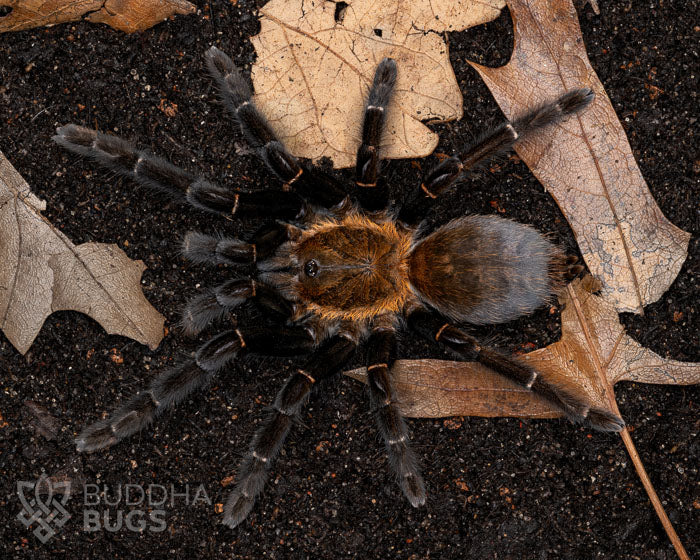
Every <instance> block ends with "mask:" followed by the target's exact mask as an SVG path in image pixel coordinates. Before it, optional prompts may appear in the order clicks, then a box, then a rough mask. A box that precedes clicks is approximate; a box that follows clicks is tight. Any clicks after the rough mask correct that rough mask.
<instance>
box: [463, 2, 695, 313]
mask: <svg viewBox="0 0 700 560" xmlns="http://www.w3.org/2000/svg"><path fill="white" fill-rule="evenodd" d="M508 7H509V8H510V10H511V14H512V17H513V23H514V26H515V47H514V50H513V54H512V56H511V60H510V62H508V64H506V65H505V66H502V67H500V68H487V67H485V66H481V65H479V64H476V63H473V62H472V63H471V65H472V66H473V67H474V68H475V69H476V70H477V71H478V72H479V74H480V75H481V77H482V78H483V79H484V81H485V82H486V85H487V86H488V87H489V89H490V90H491V93H492V94H493V96H494V97H495V98H496V101H497V102H498V104H499V105H500V107H501V109H502V110H503V112H504V113H505V115H506V116H507V117H508V118H509V119H512V118H514V117H516V116H517V115H520V114H523V113H525V112H527V111H529V110H531V109H533V108H534V107H536V106H537V105H539V104H541V103H544V102H546V101H550V100H552V99H556V98H557V97H558V96H559V95H561V94H562V93H564V92H566V91H568V90H571V89H575V88H580V87H584V86H588V87H590V88H592V89H593V90H594V91H595V93H596V99H595V100H594V102H593V103H592V104H591V106H590V107H588V108H587V109H586V110H585V111H583V112H581V113H579V114H577V115H576V116H575V117H572V118H570V119H568V120H567V121H566V122H564V123H562V124H560V125H558V126H556V127H552V128H553V130H549V131H547V134H542V135H538V137H537V139H534V140H532V141H529V142H521V143H519V144H516V151H517V153H518V155H519V156H520V157H521V158H522V160H523V161H524V162H525V163H526V164H527V166H528V167H529V168H530V169H531V170H532V172H533V173H534V174H535V176H536V177H537V178H538V179H539V180H540V182H541V183H542V184H543V185H544V187H545V189H547V190H548V191H549V192H550V193H551V194H552V196H553V197H554V199H555V200H556V201H557V204H558V205H559V207H560V208H561V210H562V212H563V213H564V215H565V216H566V219H567V220H568V221H569V224H570V225H571V228H572V229H573V231H574V234H575V235H576V240H577V242H578V245H579V247H580V249H581V253H582V254H583V258H584V259H585V261H586V264H587V265H588V268H589V270H590V271H591V272H592V273H593V274H594V276H596V278H598V279H599V280H600V281H601V282H602V284H603V287H602V291H603V295H604V296H605V297H606V298H608V299H609V300H610V301H611V302H613V303H614V304H615V307H616V309H617V310H618V311H620V312H623V311H631V312H636V313H641V312H642V309H643V308H644V306H645V305H647V304H649V303H653V302H655V301H656V300H658V299H659V298H660V297H661V295H662V294H663V293H664V292H665V291H666V290H667V289H668V287H669V286H670V285H671V283H672V282H673V280H674V279H675V278H676V276H677V274H678V271H679V270H680V268H681V266H682V265H683V261H684V260H685V258H686V256H687V247H688V241H689V239H690V235H689V234H688V233H686V232H684V231H682V230H680V229H679V228H677V227H676V226H674V225H673V224H672V223H671V222H669V221H668V220H667V219H666V217H665V216H664V215H663V214H662V212H661V210H660V209H659V207H658V206H657V204H656V201H655V200H654V198H653V197H652V195H651V193H650V192H649V188H648V187H647V184H646V182H645V181H644V178H643V177H642V174H641V172H640V171H639V167H638V166H637V163H636V161H635V160H634V156H633V154H632V150H631V149H630V145H629V142H628V141H627V136H626V135H625V131H624V129H623V128H622V125H621V124H620V121H619V120H618V119H617V116H616V115H615V110H614V109H613V106H612V104H611V103H610V99H609V98H608V96H607V95H606V93H605V90H604V89H603V85H602V84H601V82H600V80H599V79H598V76H597V75H596V73H595V71H594V70H593V68H592V67H591V65H590V62H589V60H588V56H587V55H586V48H585V45H584V43H583V38H582V36H581V29H580V27H579V24H578V18H577V16H576V10H575V9H574V6H573V4H572V3H571V2H570V1H561V0H542V1H538V2H527V1H525V0H509V1H508Z"/></svg>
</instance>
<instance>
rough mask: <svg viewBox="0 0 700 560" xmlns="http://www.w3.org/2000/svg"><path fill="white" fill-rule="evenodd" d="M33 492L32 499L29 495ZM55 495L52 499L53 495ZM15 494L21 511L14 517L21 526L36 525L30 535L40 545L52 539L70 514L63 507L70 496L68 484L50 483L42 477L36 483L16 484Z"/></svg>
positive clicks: (67, 482) (21, 481)
mask: <svg viewBox="0 0 700 560" xmlns="http://www.w3.org/2000/svg"><path fill="white" fill-rule="evenodd" d="M31 490H34V495H33V496H32V495H31V494H30V493H29V492H31ZM55 491H58V492H56V493H57V494H59V495H57V496H55V497H54V492H55ZM17 495H18V496H19V501H20V502H22V511H20V512H19V513H18V514H17V519H19V520H20V521H21V522H22V523H23V524H24V526H25V527H29V526H31V525H33V524H36V528H35V529H34V531H33V532H34V535H35V536H36V538H37V539H39V540H40V541H41V542H42V543H45V542H46V541H48V540H49V539H50V538H51V537H53V536H54V535H55V534H56V532H57V531H58V529H60V528H61V527H63V526H64V525H65V524H66V522H67V521H68V520H69V519H70V513H68V512H67V511H66V508H65V507H63V506H65V505H66V502H68V498H69V497H70V481H66V482H60V483H58V484H55V485H54V484H52V483H51V480H50V479H49V477H48V476H46V474H42V475H41V477H39V480H37V481H36V482H29V481H26V480H19V481H17Z"/></svg>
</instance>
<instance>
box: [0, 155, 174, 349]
mask: <svg viewBox="0 0 700 560" xmlns="http://www.w3.org/2000/svg"><path fill="white" fill-rule="evenodd" d="M45 208H46V203H45V202H44V201H42V200H40V199H39V198H37V197H36V196H35V195H33V194H32V193H31V191H30V189H29V185H28V184H27V183H26V181H25V180H24V179H23V178H22V176H21V175H20V174H19V173H18V172H17V171H16V170H15V168H14V167H12V165H11V164H10V162H9V161H8V160H7V159H6V158H5V156H4V155H3V154H2V152H0V329H2V331H3V332H4V333H5V335H6V336H7V338H8V340H9V341H10V342H11V343H12V344H13V346H14V347H15V348H17V350H18V351H19V352H21V353H22V354H24V353H25V352H26V351H27V350H28V349H29V347H30V346H31V344H32V342H33V341H34V339H35V338H36V336H37V334H39V331H40V330H41V326H42V325H43V323H44V320H45V319H46V318H47V317H48V316H49V315H51V313H53V312H54V311H61V310H66V309H71V310H75V311H80V312H82V313H86V314H87V315H89V316H90V317H92V318H93V319H95V320H96V321H97V322H98V323H100V324H101V325H102V326H103V327H104V328H105V330H106V331H107V332H108V333H114V334H121V335H123V336H128V337H130V338H133V339H134V340H137V341H139V342H141V343H143V344H148V346H150V347H151V348H156V347H157V346H158V344H159V343H160V341H161V339H162V338H163V323H164V318H163V316H162V315H161V314H160V313H158V312H157V311H156V310H155V309H154V308H153V307H152V306H151V305H150V304H149V303H148V301H147V300H146V298H145V297H144V296H143V293H142V292H141V284H140V283H141V273H142V272H143V270H144V269H145V268H146V266H145V265H144V264H143V262H141V261H132V260H130V259H129V258H128V257H127V256H126V254H125V253H124V251H122V250H121V249H120V248H119V247H117V246H116V245H106V244H103V243H83V244H82V245H77V246H76V245H74V244H73V243H72V242H71V241H70V239H68V238H67V237H66V236H65V235H64V234H63V233H61V232H60V231H59V230H57V229H56V228H55V227H54V226H53V225H51V223H50V222H49V221H48V220H47V219H46V218H44V216H42V215H41V212H42V211H43V210H44V209H45Z"/></svg>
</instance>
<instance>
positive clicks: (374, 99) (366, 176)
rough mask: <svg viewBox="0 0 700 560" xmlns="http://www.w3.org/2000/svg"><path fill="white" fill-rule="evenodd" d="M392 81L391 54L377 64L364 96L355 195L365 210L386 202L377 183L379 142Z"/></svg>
mask: <svg viewBox="0 0 700 560" xmlns="http://www.w3.org/2000/svg"><path fill="white" fill-rule="evenodd" d="M395 84H396V62H394V60H392V59H391V58H385V59H384V60H382V61H381V62H380V63H379V66H377V70H376V71H375V73H374V81H373V82H372V87H371V89H370V90H369V95H368V96H367V103H366V104H365V114H364V118H363V121H362V144H360V147H359V148H358V150H357V163H356V165H355V183H356V184H357V186H358V190H357V195H358V198H359V200H360V203H361V204H362V206H363V208H365V209H367V210H382V209H384V208H386V205H387V203H388V200H387V189H386V185H385V184H381V185H378V183H377V181H378V175H379V143H380V141H381V139H382V132H383V131H384V124H385V122H386V114H387V111H388V108H389V102H390V101H391V94H392V92H393V90H394V85H395Z"/></svg>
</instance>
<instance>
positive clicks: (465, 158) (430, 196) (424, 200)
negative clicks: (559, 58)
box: [399, 88, 594, 224]
mask: <svg viewBox="0 0 700 560" xmlns="http://www.w3.org/2000/svg"><path fill="white" fill-rule="evenodd" d="M593 98H594V93H593V90H591V89H588V88H583V89H577V90H572V91H570V92H568V93H565V94H564V95H563V96H561V97H560V98H559V99H558V100H557V101H555V102H553V103H548V104H545V105H542V106H540V107H538V108H537V109H535V110H533V111H531V112H529V113H527V114H526V115H524V116H523V117H521V118H518V119H516V120H514V121H513V122H507V123H504V124H502V125H500V126H498V127H497V128H495V129H493V130H491V131H489V132H487V133H486V134H484V135H483V136H482V137H481V138H479V139H478V140H477V141H476V142H474V143H473V144H471V145H470V146H468V147H467V148H466V149H465V150H464V151H463V152H461V153H460V154H459V155H458V156H452V157H450V158H447V159H445V160H443V161H442V162H441V163H440V164H438V165H437V166H436V167H434V168H433V169H432V170H430V171H429V172H428V174H427V175H426V176H425V177H424V179H423V183H422V184H421V186H420V188H419V189H417V190H416V191H414V192H413V193H412V194H411V195H410V196H409V198H408V199H407V200H406V202H405V204H404V206H403V208H402V209H401V212H400V213H399V219H400V220H402V221H403V222H405V223H407V224H416V223H418V222H419V221H420V220H421V219H422V218H423V216H425V214H426V212H427V211H428V209H429V208H430V207H431V206H432V205H433V203H434V201H435V199H436V198H437V197H438V196H440V195H441V194H442V193H443V192H445V191H446V190H447V189H448V188H449V187H450V186H451V185H452V184H453V183H454V182H455V181H456V180H457V179H458V178H459V177H460V176H461V175H462V174H464V173H466V172H468V171H470V170H473V169H475V168H478V167H479V166H480V165H483V164H484V163H485V162H486V161H488V160H489V159H491V158H492V157H494V156H497V155H499V154H501V153H503V152H505V151H507V150H510V149H511V148H512V147H513V144H514V143H515V142H516V141H518V140H523V139H527V138H528V137H530V136H532V135H533V134H534V133H535V132H537V131H539V130H540V129H542V128H543V127H545V126H547V125H550V124H554V123H557V122H560V121H562V120H564V119H565V118H566V117H567V116H568V115H571V114H573V113H576V112H578V111H581V110H583V109H584V108H586V107H587V106H588V105H589V104H590V102H591V101H593Z"/></svg>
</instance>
